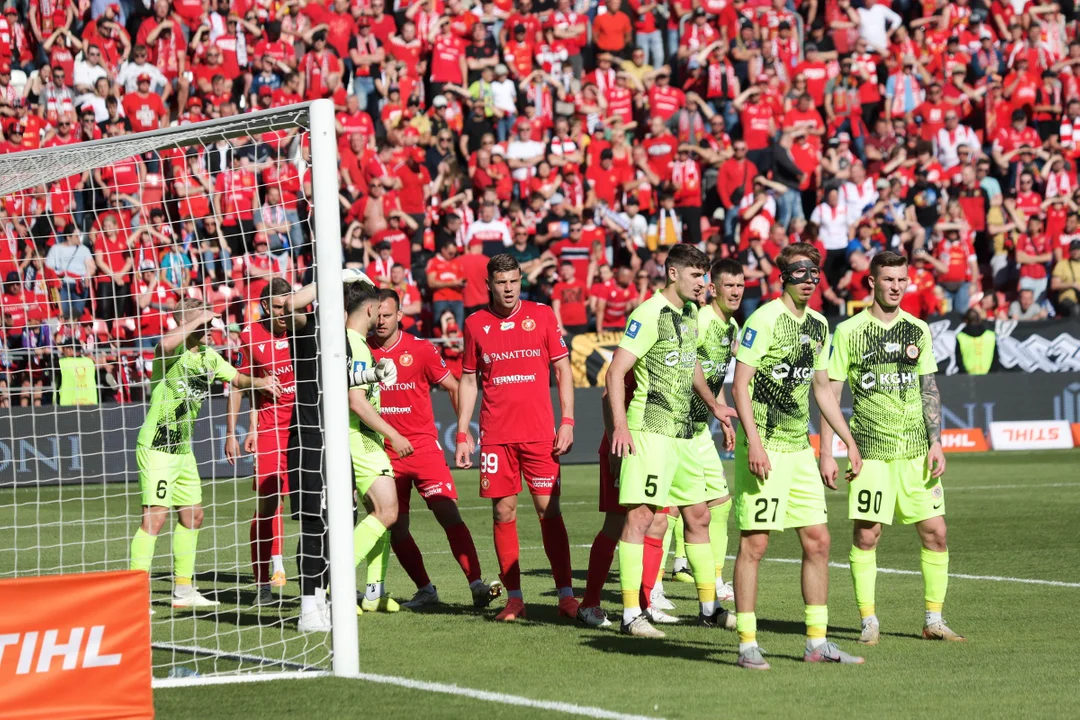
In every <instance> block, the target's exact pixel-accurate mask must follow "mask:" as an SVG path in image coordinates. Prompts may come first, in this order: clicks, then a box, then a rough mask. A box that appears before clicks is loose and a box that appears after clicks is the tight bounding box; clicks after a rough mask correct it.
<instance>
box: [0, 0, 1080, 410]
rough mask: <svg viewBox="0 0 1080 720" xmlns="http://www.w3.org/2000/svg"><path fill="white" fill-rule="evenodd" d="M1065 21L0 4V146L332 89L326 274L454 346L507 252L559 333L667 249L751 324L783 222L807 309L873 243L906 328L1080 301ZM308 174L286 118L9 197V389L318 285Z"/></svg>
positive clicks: (128, 366) (116, 373)
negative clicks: (87, 358)
mask: <svg viewBox="0 0 1080 720" xmlns="http://www.w3.org/2000/svg"><path fill="white" fill-rule="evenodd" d="M1075 29H1076V22H1075V15H1074V10H1073V8H1072V7H1071V4H1057V3H1046V4H1035V3H1031V2H1026V1H1025V0H1006V1H1004V2H1002V1H1001V0H994V2H993V3H991V4H990V5H989V6H987V5H986V4H985V3H984V2H982V0H974V1H972V0H956V1H955V2H951V3H947V2H944V1H943V0H937V1H935V0H923V1H922V2H911V1H910V0H895V2H893V3H892V6H891V7H890V6H889V5H888V4H884V3H881V2H879V1H878V0H861V2H855V3H852V2H851V0H827V1H826V2H824V3H818V2H817V1H816V0H803V1H802V2H800V3H795V2H792V1H791V0H787V1H785V0H701V2H690V1H687V0H666V1H660V2H658V1H655V0H625V1H624V0H603V2H589V1H583V0H555V1H554V2H550V1H545V2H535V3H534V0H516V2H512V1H511V0H498V1H494V2H493V1H490V0H489V1H485V2H480V1H478V0H446V1H445V2H444V0H418V1H414V2H406V1H399V2H395V3H393V4H391V5H388V4H387V2H386V0H333V2H329V3H320V2H307V1H306V0H285V1H284V2H277V1H272V2H267V1H266V0H234V1H233V2H229V1H228V0H174V2H169V1H168V0H155V1H154V2H152V3H150V4H148V5H144V4H143V3H135V2H132V1H131V0H124V1H123V2H119V3H115V2H111V1H110V0H92V1H90V0H81V1H80V2H73V1H72V0H29V2H28V3H23V2H22V1H21V0H8V2H7V4H6V5H5V6H4V9H3V16H2V17H0V120H2V128H3V133H4V138H3V142H2V143H0V152H2V153H14V152H20V151H25V150H33V149H37V148H50V147H57V146H67V145H72V144H76V143H80V142H85V141H88V140H96V139H100V138H113V137H122V136H124V135H126V134H130V133H137V132H143V131H149V130H156V129H158V128H162V127H166V126H169V125H173V124H186V123H191V122H197V121H201V120H204V119H210V118H219V117H231V116H236V115H239V114H242V113H247V112H252V111H256V110H266V109H271V108H280V107H284V106H287V105H290V104H293V103H296V102H301V101H304V100H313V99H317V98H324V97H329V98H332V99H333V101H334V103H335V105H336V109H337V130H338V133H339V136H340V162H339V168H340V201H341V215H342V227H344V228H346V230H345V234H344V237H343V238H342V245H343V250H344V258H345V262H346V264H347V265H348V266H351V267H359V268H363V269H364V270H365V271H366V272H367V274H368V275H369V276H370V277H372V278H373V279H374V280H376V281H377V282H378V284H379V285H381V286H383V287H392V288H395V289H396V290H397V291H398V293H399V295H400V296H401V297H402V307H403V309H404V312H405V314H406V316H407V320H406V323H407V327H408V328H410V329H411V330H412V331H413V332H416V333H418V334H421V335H422V336H425V337H432V338H441V339H442V342H443V345H442V347H443V352H444V355H445V357H446V359H447V360H448V361H450V362H451V364H453V363H454V362H455V360H456V359H457V357H458V356H459V355H460V352H461V346H460V329H461V327H462V324H463V321H464V318H465V317H466V316H467V315H468V314H469V313H470V312H472V311H474V310H476V309H477V308H479V307H481V306H483V305H484V304H485V303H486V302H487V290H486V286H485V283H484V278H485V269H486V263H487V258H488V257H490V256H491V255H494V254H496V253H498V252H503V251H508V252H509V253H510V254H511V255H513V256H514V257H515V258H516V259H517V260H518V261H519V262H520V263H521V265H522V267H523V269H524V271H525V274H526V281H525V293H526V295H527V297H529V298H530V299H534V300H540V301H543V302H550V303H551V304H552V306H553V308H554V309H555V312H556V316H557V318H558V320H559V323H560V327H561V329H562V330H563V331H564V332H565V333H568V334H569V333H576V332H582V331H587V330H598V331H599V330H605V329H610V330H621V329H622V327H623V326H624V324H625V320H626V317H627V315H628V314H629V312H630V311H631V310H632V309H633V308H634V307H636V305H637V304H639V303H640V302H642V301H643V300H644V299H646V298H647V297H648V296H649V294H651V292H652V291H653V290H654V289H655V287H656V286H657V284H658V283H662V280H663V263H664V259H665V257H666V251H667V249H668V248H670V247H671V246H672V245H674V244H676V243H680V242H688V243H694V244H697V245H698V246H699V247H701V248H702V249H704V250H705V251H706V252H707V253H708V254H709V255H710V256H711V257H714V258H715V257H733V258H735V259H737V260H738V261H739V262H741V263H742V265H743V267H744V269H745V275H746V282H747V292H746V299H745V300H744V303H743V310H742V314H743V315H749V313H750V312H752V311H753V309H754V308H755V307H757V306H758V305H759V304H760V303H761V302H762V301H765V300H768V299H771V298H773V297H776V296H778V294H779V292H780V288H781V285H780V281H779V271H778V270H777V268H776V264H775V262H774V261H775V257H776V255H777V254H778V253H779V252H780V250H781V249H782V248H783V247H785V246H786V245H788V244H789V243H791V242H793V241H800V240H801V241H806V242H810V243H813V244H815V245H816V246H817V247H818V248H819V250H820V251H821V255H822V258H823V281H822V282H821V284H820V285H819V286H818V289H817V292H816V295H815V297H814V299H813V300H812V301H811V307H813V308H815V309H818V310H822V311H824V312H825V313H826V314H827V315H833V316H837V315H845V314H850V313H851V312H852V311H853V310H855V309H856V308H859V307H862V306H864V305H866V304H868V294H869V289H868V285H867V281H866V278H867V275H868V273H869V261H870V259H871V258H872V257H873V255H874V254H875V253H877V252H879V251H881V250H882V249H892V250H897V251H900V252H902V253H904V254H906V255H908V256H909V257H910V259H911V261H912V262H911V270H910V275H911V280H912V282H911V283H910V285H909V291H908V295H907V296H906V298H905V303H904V309H905V310H908V311H909V312H912V313H913V314H915V315H916V316H918V317H920V318H926V317H928V316H930V315H933V314H937V313H941V312H944V311H950V310H952V311H958V312H963V311H965V310H967V309H968V308H974V309H976V310H977V311H978V312H979V313H980V314H981V315H982V316H983V317H985V318H987V319H999V318H1014V319H1020V320H1031V319H1042V318H1045V317H1047V316H1055V315H1056V316H1069V315H1072V316H1076V315H1078V314H1080V312H1078V308H1080V305H1078V294H1080V184H1078V182H1077V174H1076V164H1077V159H1078V158H1080V40H1077V39H1075ZM309 160H310V148H309V147H308V143H307V139H306V136H304V135H303V134H302V133H299V132H298V131H295V130H292V131H290V130H285V131H279V132H272V133H264V134H256V135H254V136H243V137H239V138H236V139H234V140H231V141H227V142H226V141H222V142H219V143H216V144H213V145H211V146H208V147H197V146H196V147H193V148H191V149H188V150H187V151H181V150H172V151H162V152H160V153H148V154H146V155H143V156H136V157H132V158H128V159H126V160H122V161H120V162H116V163H112V164H110V165H108V166H107V167H103V168H97V169H93V170H85V171H76V172H75V173H74V174H72V175H71V176H69V177H65V178H61V179H58V180H56V181H55V182H50V183H48V184H45V185H41V186H38V187H36V188H31V189H28V190H26V191H23V192H18V193H13V194H12V195H9V196H7V197H5V198H3V202H2V203H0V232H2V233H3V234H4V240H6V242H5V241H0V280H2V281H3V284H4V287H3V296H2V298H0V307H2V320H3V325H4V328H3V332H2V333H0V337H2V339H3V343H4V345H3V348H2V350H3V353H2V366H3V367H2V369H0V383H2V384H3V385H4V387H5V390H4V392H3V393H2V394H0V403H3V404H4V405H7V404H8V403H13V404H31V403H40V402H42V401H44V402H49V397H48V393H47V392H45V391H46V389H47V388H49V386H50V382H51V381H50V373H51V372H52V368H53V363H52V361H51V358H52V357H53V356H54V354H55V353H54V351H53V348H54V347H55V346H57V345H59V344H63V343H67V344H69V345H75V346H81V348H82V351H83V352H87V353H92V354H94V355H95V356H96V357H97V360H98V363H99V370H100V372H101V376H102V378H103V388H104V389H105V391H106V393H107V394H108V396H109V397H111V398H114V399H117V400H121V401H123V400H127V399H130V398H131V397H132V396H131V393H132V392H133V389H137V388H138V387H139V386H140V383H139V382H138V380H140V379H141V377H142V376H143V374H144V373H145V371H146V367H147V366H146V364H145V358H144V357H141V356H140V354H141V353H146V352H148V351H151V350H152V348H153V347H154V345H155V343H156V342H157V339H158V338H159V337H160V336H161V334H162V332H163V329H164V328H166V327H169V325H170V323H174V322H175V321H174V320H173V319H172V317H171V312H172V310H173V309H175V307H176V304H177V303H178V302H179V301H180V300H181V299H182V298H183V297H185V296H200V297H203V298H205V299H206V300H209V301H210V302H212V303H213V304H214V306H215V308H217V309H220V310H222V311H224V312H225V313H226V314H227V315H228V318H227V319H228V324H227V325H226V326H223V327H222V329H221V330H219V331H218V333H217V335H216V336H215V337H214V341H215V342H216V343H220V344H221V345H225V346H228V345H229V344H230V343H231V344H233V345H235V344H236V343H238V342H239V330H240V327H239V324H241V323H243V322H245V321H248V320H251V319H255V318H256V314H257V313H258V303H257V302H256V298H257V297H258V294H259V292H260V291H261V289H262V287H264V286H265V285H266V283H267V282H268V281H269V280H270V279H271V278H273V277H276V276H281V277H285V278H286V279H288V280H289V281H290V282H293V283H294V284H298V283H301V282H303V281H304V279H305V277H306V275H308V274H310V270H311V264H312V245H311V232H310V229H309V224H308V218H309V216H310V207H309V205H308V201H307V199H308V198H310V197H311V179H310V169H309ZM8 388H13V389H14V388H18V389H19V390H18V392H17V393H15V394H11V395H9V393H8ZM135 392H138V391H137V390H135Z"/></svg>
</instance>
